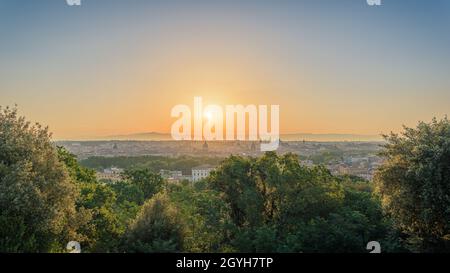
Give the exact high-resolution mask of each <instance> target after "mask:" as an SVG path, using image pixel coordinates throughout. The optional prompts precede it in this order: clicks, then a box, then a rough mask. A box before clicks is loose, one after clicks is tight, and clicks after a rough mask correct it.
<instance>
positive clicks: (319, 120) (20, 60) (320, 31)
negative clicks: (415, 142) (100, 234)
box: [0, 0, 450, 138]
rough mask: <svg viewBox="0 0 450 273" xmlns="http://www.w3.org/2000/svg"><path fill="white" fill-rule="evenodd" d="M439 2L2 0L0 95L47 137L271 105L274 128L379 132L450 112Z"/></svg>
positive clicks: (448, 19) (445, 32)
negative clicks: (188, 111)
mask: <svg viewBox="0 0 450 273" xmlns="http://www.w3.org/2000/svg"><path fill="white" fill-rule="evenodd" d="M449 71H450V1H446V0H384V1H383V5H382V6H381V7H369V6H368V5H367V4H366V1H365V0H342V1H336V0H304V1H302V0H297V1H288V0H281V1H280V0H279V1H275V0H273V1H264V0H262V1H256V0H246V1H237V0H231V1H219V0H212V1H193V0H183V1H172V0H164V1H148V0H82V6H81V7H69V6H67V5H66V3H65V0H39V1H36V0H0V105H3V106H5V105H12V104H16V103H17V104H18V105H19V109H20V111H21V113H23V114H25V115H26V116H27V117H29V118H30V119H32V120H36V121H40V122H42V123H44V124H48V125H50V129H51V130H52V131H54V133H55V136H56V137H58V138H78V137H84V136H98V135H110V134H116V133H117V134H122V133H131V132H139V131H165V132H167V131H168V129H169V128H170V124H171V121H172V120H171V118H170V109H171V107H172V106H174V105H175V104H178V103H186V104H189V103H192V99H193V97H194V96H198V95H201V96H203V97H204V98H205V100H206V101H207V102H211V103H215V104H226V103H230V104H250V103H251V104H280V107H281V121H282V126H281V129H282V131H283V132H286V133H287V132H305V133H358V134H378V133H381V132H388V131H391V130H394V131H395V130H399V129H400V128H401V125H402V124H406V125H410V126H412V125H414V124H415V123H416V122H417V121H419V120H429V119H431V118H432V117H434V116H437V117H442V116H444V115H446V114H448V109H450V77H449V76H448V75H449Z"/></svg>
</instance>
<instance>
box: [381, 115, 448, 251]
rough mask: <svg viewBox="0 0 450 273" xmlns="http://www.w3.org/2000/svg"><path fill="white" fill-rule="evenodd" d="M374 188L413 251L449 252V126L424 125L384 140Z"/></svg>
mask: <svg viewBox="0 0 450 273" xmlns="http://www.w3.org/2000/svg"><path fill="white" fill-rule="evenodd" d="M385 139H386V141H387V143H386V145H385V146H384V150H383V151H382V154H381V155H382V156H383V157H384V158H385V162H384V164H383V166H382V167H381V168H380V169H379V170H378V172H377V174H376V177H375V183H376V186H377V190H378V192H379V193H380V195H381V196H382V198H383V205H384V208H385V210H386V212H387V213H389V214H390V215H391V216H392V217H393V219H394V220H395V223H396V225H397V226H398V228H399V229H400V230H401V231H402V232H404V233H405V234H407V235H409V242H410V244H411V248H412V250H415V251H427V252H436V251H438V252H442V251H449V250H450V123H449V121H448V119H447V118H445V119H443V120H440V121H438V120H436V119H434V120H433V121H432V122H431V123H424V122H420V123H419V124H418V126H417V128H406V127H405V128H404V132H403V133H402V134H401V135H398V134H391V135H388V136H385Z"/></svg>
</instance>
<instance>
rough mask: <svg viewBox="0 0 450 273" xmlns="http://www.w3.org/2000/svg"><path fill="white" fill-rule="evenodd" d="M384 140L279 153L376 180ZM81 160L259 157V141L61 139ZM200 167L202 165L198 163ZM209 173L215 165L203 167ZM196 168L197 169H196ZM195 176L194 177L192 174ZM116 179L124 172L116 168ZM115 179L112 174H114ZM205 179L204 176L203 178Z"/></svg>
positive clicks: (283, 147)
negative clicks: (120, 157)
mask: <svg viewBox="0 0 450 273" xmlns="http://www.w3.org/2000/svg"><path fill="white" fill-rule="evenodd" d="M382 144H383V142H351V141H348V142H312V141H281V142H280V147H279V149H278V150H277V152H278V153H279V154H286V153H293V154H296V155H298V156H299V158H300V159H301V163H302V164H303V165H305V166H309V167H311V166H314V165H324V166H325V167H326V168H327V169H329V170H330V172H331V173H332V174H334V175H353V176H357V177H360V178H363V179H366V180H369V181H370V180H372V178H373V174H374V173H375V171H376V169H377V167H378V166H380V165H381V164H382V159H381V157H379V156H378V155H377V153H378V152H379V151H380V149H381V145H382ZM56 145H60V146H63V147H64V148H66V149H67V150H68V151H70V152H71V153H73V154H75V155H76V156H77V157H78V158H79V159H80V160H83V159H87V158H90V157H118V156H124V157H136V156H147V155H151V156H164V157H180V156H192V157H196V156H197V157H213V158H226V157H228V156H229V155H241V156H250V157H259V156H261V155H262V154H263V152H261V151H260V150H259V142H255V141H253V142H251V141H87V142H85V141H59V142H56ZM198 167H200V166H198ZM111 168H113V170H114V168H115V166H108V167H107V168H105V169H104V170H97V171H98V172H99V175H100V177H107V176H108V174H110V173H111V172H113V173H114V171H111ZM202 169H204V171H205V173H208V174H209V171H210V170H211V166H207V167H204V168H202ZM165 171H166V170H161V173H162V174H164V177H165V178H167V179H170V180H172V181H182V180H189V181H198V180H199V179H197V178H196V177H194V174H193V173H183V174H182V173H181V171H180V170H167V171H169V172H165ZM193 171H194V170H193ZM191 175H192V177H191ZM114 177H115V178H114V179H115V180H117V179H119V177H120V174H119V173H118V172H117V170H116V175H115V176H114ZM110 178H111V177H110ZM203 178H204V177H203Z"/></svg>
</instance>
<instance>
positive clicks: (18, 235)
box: [0, 108, 85, 252]
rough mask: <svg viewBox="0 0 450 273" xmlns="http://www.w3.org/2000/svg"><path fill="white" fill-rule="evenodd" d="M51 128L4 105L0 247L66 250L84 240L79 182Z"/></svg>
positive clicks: (0, 150) (0, 137) (1, 118)
mask: <svg viewBox="0 0 450 273" xmlns="http://www.w3.org/2000/svg"><path fill="white" fill-rule="evenodd" d="M50 137H51V135H50V133H48V130H47V128H43V127H42V126H41V125H39V124H35V125H31V124H30V123H29V122H27V121H26V120H25V118H24V117H19V116H18V114H17V109H15V108H13V109H10V108H5V109H1V108H0V252H51V251H62V250H63V248H64V247H65V245H66V244H67V242H68V241H69V240H81V239H82V238H81V236H80V235H79V234H78V233H77V231H76V230H77V228H78V225H79V224H80V223H82V222H84V220H85V219H84V220H83V219H81V218H82V217H81V216H80V215H79V214H78V213H77V211H76V207H75V202H76V199H77V197H78V192H77V188H76V185H75V184H74V182H73V181H72V179H71V177H70V175H69V173H68V171H67V169H66V167H65V166H64V164H63V163H62V162H60V161H59V158H58V154H57V152H56V150H55V149H54V147H53V145H52V143H51V142H50Z"/></svg>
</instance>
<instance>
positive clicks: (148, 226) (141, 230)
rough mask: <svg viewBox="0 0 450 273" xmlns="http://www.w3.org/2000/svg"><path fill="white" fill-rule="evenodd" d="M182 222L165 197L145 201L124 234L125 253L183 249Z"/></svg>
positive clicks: (162, 195) (158, 195)
mask: <svg viewBox="0 0 450 273" xmlns="http://www.w3.org/2000/svg"><path fill="white" fill-rule="evenodd" d="M183 240H184V223H183V222H182V218H181V215H180V213H179V211H178V210H177V208H176V207H175V206H174V205H173V204H172V202H171V201H170V199H169V197H168V196H167V195H166V194H164V193H159V194H157V195H155V196H153V197H152V198H151V199H150V200H148V201H147V202H146V203H145V204H144V205H143V207H142V208H141V211H140V212H139V214H138V216H137V217H136V219H135V220H134V221H133V223H132V224H131V225H130V228H129V230H128V231H127V234H126V237H125V242H124V245H123V247H124V250H125V251H127V252H140V253H146V252H177V251H181V250H182V249H183Z"/></svg>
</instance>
